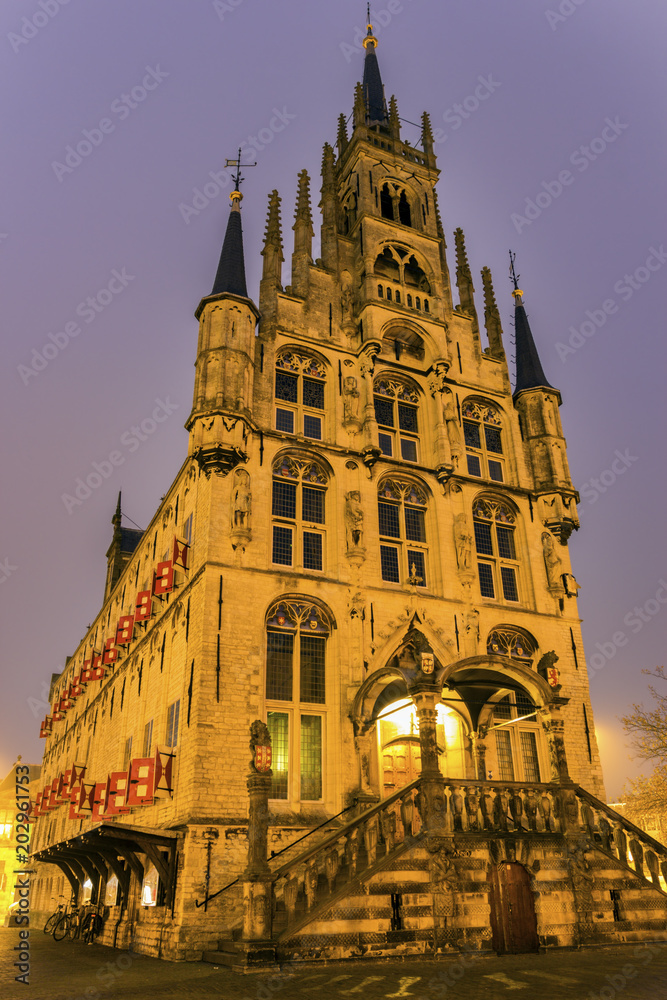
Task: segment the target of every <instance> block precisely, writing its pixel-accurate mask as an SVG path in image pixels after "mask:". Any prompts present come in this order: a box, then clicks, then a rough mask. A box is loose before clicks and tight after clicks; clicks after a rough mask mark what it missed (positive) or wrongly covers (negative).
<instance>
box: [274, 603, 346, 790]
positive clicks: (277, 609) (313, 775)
mask: <svg viewBox="0 0 667 1000" xmlns="http://www.w3.org/2000/svg"><path fill="white" fill-rule="evenodd" d="M330 632H331V621H330V619H329V616H328V615H327V613H326V612H325V611H324V610H323V609H322V608H321V607H319V605H316V604H313V603H311V602H309V601H307V600H302V599H300V598H298V597H294V598H285V599H284V600H280V601H276V603H275V604H273V605H272V607H271V608H269V611H268V614H267V617H266V702H267V712H266V717H267V726H268V729H269V732H270V734H271V744H272V749H273V753H272V758H273V759H272V764H271V769H272V771H273V778H272V783H271V798H274V799H291V800H293V801H309V802H312V801H317V800H318V799H321V798H322V787H323V786H322V777H323V775H322V755H323V745H324V737H325V721H326V709H325V707H324V706H325V704H326V644H327V639H328V637H329V634H330Z"/></svg>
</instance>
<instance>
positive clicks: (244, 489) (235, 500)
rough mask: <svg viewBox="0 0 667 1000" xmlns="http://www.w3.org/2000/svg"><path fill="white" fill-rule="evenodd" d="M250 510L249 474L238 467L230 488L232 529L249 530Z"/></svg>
mask: <svg viewBox="0 0 667 1000" xmlns="http://www.w3.org/2000/svg"><path fill="white" fill-rule="evenodd" d="M251 512H252V494H251V492H250V476H249V475H248V473H247V472H246V471H245V469H240V470H239V471H238V472H237V473H236V482H235V485H234V488H233V490H232V529H234V528H236V529H242V530H245V531H249V529H250V514H251Z"/></svg>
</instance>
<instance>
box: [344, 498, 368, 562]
mask: <svg viewBox="0 0 667 1000" xmlns="http://www.w3.org/2000/svg"><path fill="white" fill-rule="evenodd" d="M344 521H345V542H346V545H347V551H348V554H350V553H359V552H360V551H363V540H364V510H363V507H362V506H361V494H360V493H359V491H358V490H351V491H350V492H349V493H346V494H345V514H344Z"/></svg>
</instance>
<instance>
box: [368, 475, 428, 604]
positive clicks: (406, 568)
mask: <svg viewBox="0 0 667 1000" xmlns="http://www.w3.org/2000/svg"><path fill="white" fill-rule="evenodd" d="M426 505H427V497H426V493H425V491H424V490H422V489H421V488H420V487H419V486H417V485H415V484H414V483H411V482H408V481H406V480H401V479H385V480H383V482H382V484H381V485H380V488H379V490H378V521H379V525H380V566H381V569H382V579H383V580H386V581H387V583H404V584H405V583H408V584H412V585H416V586H418V587H426V586H427V575H426V574H427V564H426V555H427V548H426Z"/></svg>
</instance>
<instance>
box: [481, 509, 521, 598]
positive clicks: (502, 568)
mask: <svg viewBox="0 0 667 1000" xmlns="http://www.w3.org/2000/svg"><path fill="white" fill-rule="evenodd" d="M472 512H473V519H474V526H475V545H476V548H477V568H478V572H479V589H480V592H481V595H482V597H491V598H494V599H498V600H505V601H518V600H519V585H518V577H519V563H518V560H517V557H516V541H515V537H514V533H515V528H516V514H515V513H514V511H513V509H512V508H511V507H510V506H509V504H506V503H504V502H503V501H502V500H499V499H496V498H495V497H480V498H478V499H477V500H475V502H474V503H473V508H472Z"/></svg>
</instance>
